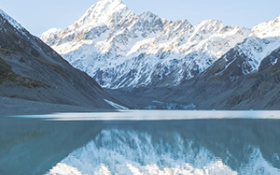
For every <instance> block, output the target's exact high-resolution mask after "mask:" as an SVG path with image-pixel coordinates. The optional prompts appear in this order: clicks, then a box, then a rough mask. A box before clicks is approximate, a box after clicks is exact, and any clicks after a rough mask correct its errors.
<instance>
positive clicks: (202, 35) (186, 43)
mask: <svg viewBox="0 0 280 175" xmlns="http://www.w3.org/2000/svg"><path fill="white" fill-rule="evenodd" d="M249 34H250V30H249V29H246V28H241V27H236V26H225V25H224V24H223V23H222V22H220V21H217V20H206V21H203V22H201V23H199V24H198V25H197V26H193V25H192V24H190V23H189V22H188V21H186V20H181V21H167V20H165V19H163V18H160V17H158V16H157V15H155V14H153V13H151V12H144V13H142V14H140V15H136V14H135V13H134V12H133V11H131V10H129V9H128V7H127V6H126V5H124V4H123V3H122V2H120V1H119V0H102V1H100V2H98V3H96V4H95V5H93V6H92V7H90V9H89V10H88V11H87V12H86V13H85V14H84V15H83V16H82V17H81V18H80V19H79V20H78V21H76V22H75V23H74V24H73V25H71V26H69V27H68V28H66V29H51V30H49V31H47V32H45V33H44V34H42V36H41V39H42V40H43V41H44V42H45V43H47V44H48V45H49V46H51V47H52V48H53V49H54V50H56V51H57V52H58V53H59V54H61V55H62V56H63V57H64V58H65V59H66V60H67V61H69V62H70V64H72V65H73V66H74V67H76V68H78V69H80V70H82V71H85V72H86V73H88V74H89V75H90V76H92V77H93V78H94V79H95V80H96V81H97V82H98V83H99V84H100V85H101V86H102V87H106V88H111V89H119V88H130V89H131V88H135V87H136V88H137V87H154V86H156V87H166V86H170V85H174V86H176V85H179V84H180V82H181V81H183V80H184V79H191V78H193V77H194V76H196V75H197V74H199V73H201V72H203V71H204V70H205V69H207V68H208V67H209V66H210V65H212V64H213V63H214V62H215V61H216V60H218V59H219V58H221V57H222V55H224V54H225V53H226V52H228V51H229V50H230V49H231V48H233V47H234V46H235V45H236V44H237V43H239V42H242V41H243V40H244V39H245V38H247V37H248V36H249Z"/></svg>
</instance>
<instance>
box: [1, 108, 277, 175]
mask: <svg viewBox="0 0 280 175" xmlns="http://www.w3.org/2000/svg"><path fill="white" fill-rule="evenodd" d="M0 174H1V175H45V174H46V175H150V174H151V175H237V174H238V175H280V111H138V110H135V111H121V112H115V113H110V112H104V113H61V114H51V115H26V116H12V117H0Z"/></svg>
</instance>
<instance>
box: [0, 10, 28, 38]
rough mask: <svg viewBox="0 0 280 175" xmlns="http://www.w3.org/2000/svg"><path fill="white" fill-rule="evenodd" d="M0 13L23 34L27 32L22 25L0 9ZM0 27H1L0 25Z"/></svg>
mask: <svg viewBox="0 0 280 175" xmlns="http://www.w3.org/2000/svg"><path fill="white" fill-rule="evenodd" d="M0 15H1V16H2V17H3V18H4V19H6V20H7V21H8V22H9V23H10V24H11V25H12V26H13V27H14V28H16V29H17V30H18V31H19V32H21V33H22V34H24V35H25V33H26V32H27V31H26V30H25V29H24V27H22V26H21V25H20V24H19V23H18V22H17V21H16V20H14V19H13V18H12V17H10V16H9V15H8V14H7V13H5V12H4V11H3V10H1V9H0ZM0 28H1V27H0Z"/></svg>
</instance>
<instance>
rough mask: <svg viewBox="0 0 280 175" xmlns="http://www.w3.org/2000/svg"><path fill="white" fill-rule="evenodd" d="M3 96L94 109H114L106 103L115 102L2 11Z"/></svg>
mask: <svg viewBox="0 0 280 175" xmlns="http://www.w3.org/2000/svg"><path fill="white" fill-rule="evenodd" d="M0 96H1V97H9V98H16V99H24V100H31V101H39V102H46V103H54V104H66V105H75V106H87V107H90V108H91V109H96V108H102V109H112V108H113V107H112V106H110V105H109V104H108V103H107V102H105V101H104V99H107V100H111V101H114V99H113V98H112V97H111V96H110V95H108V94H107V93H106V92H105V91H104V90H103V89H102V88H101V87H100V86H99V85H98V84H97V83H96V82H95V81H94V80H92V78H91V77H89V76H88V75H87V74H85V73H84V72H82V71H80V70H77V69H75V68H73V67H72V66H71V65H70V64H69V63H68V62H67V61H65V60H64V59H63V58H62V57H61V56H60V55H58V54H57V53H56V52H55V51H54V50H52V49H51V48H50V47H49V46H47V45H46V44H45V43H43V42H42V41H41V40H40V39H39V38H37V37H35V36H33V35H31V34H30V33H29V32H28V31H27V30H26V29H24V28H23V27H22V26H21V25H20V24H18V23H17V22H16V21H15V20H13V19H12V18H11V17H9V16H8V15H7V14H6V13H5V12H3V11H2V10H0ZM1 105H4V104H1ZM13 106H14V110H15V111H17V110H20V109H16V106H17V105H16V104H14V105H13ZM34 107H35V106H34ZM1 110H2V109H1ZM36 110H38V109H36ZM38 111H39V110H38ZM2 112H3V111H2Z"/></svg>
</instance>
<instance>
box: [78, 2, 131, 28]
mask: <svg viewBox="0 0 280 175" xmlns="http://www.w3.org/2000/svg"><path fill="white" fill-rule="evenodd" d="M131 14H134V13H133V12H132V11H131V10H129V9H128V7H127V6H126V5H125V4H123V3H122V1H121V0H101V1H99V2H97V3H96V4H94V5H92V6H91V7H90V8H89V9H88V10H87V11H86V13H85V14H84V15H83V16H82V17H81V18H80V19H79V20H78V21H77V22H76V23H75V24H74V25H75V27H77V26H84V25H92V26H101V25H107V26H111V25H112V24H116V23H118V22H119V21H121V20H122V19H125V18H127V17H128V16H129V15H131Z"/></svg>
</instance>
